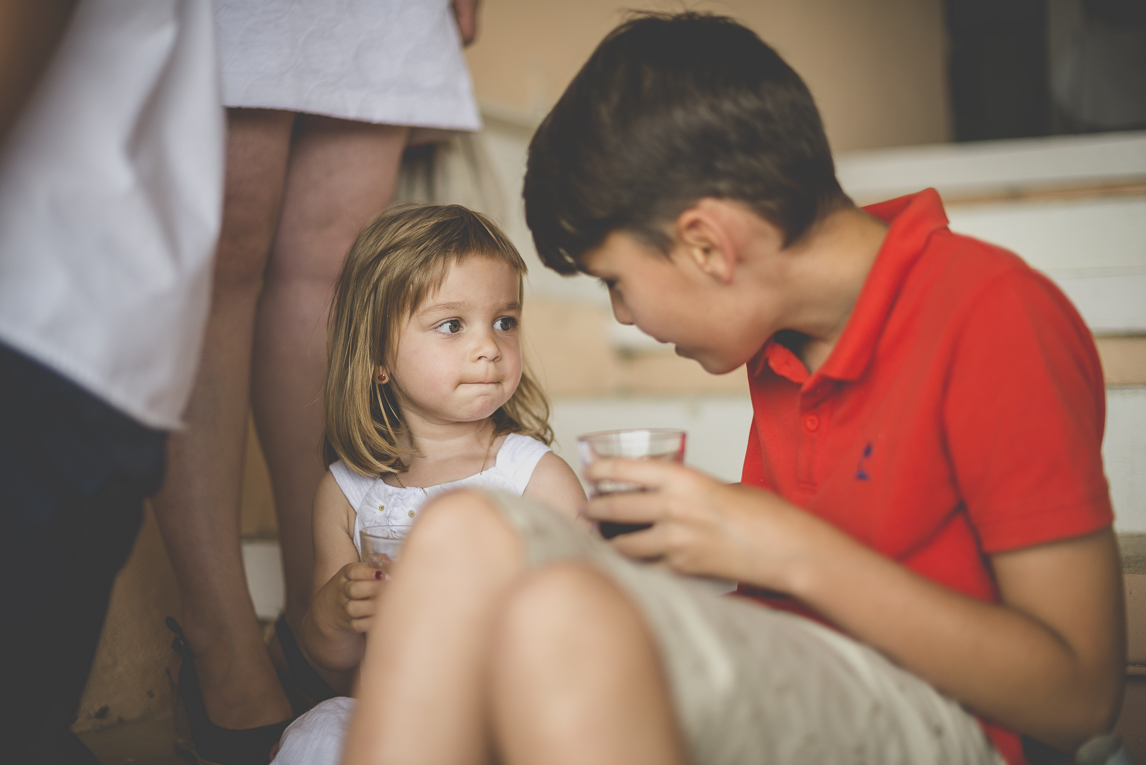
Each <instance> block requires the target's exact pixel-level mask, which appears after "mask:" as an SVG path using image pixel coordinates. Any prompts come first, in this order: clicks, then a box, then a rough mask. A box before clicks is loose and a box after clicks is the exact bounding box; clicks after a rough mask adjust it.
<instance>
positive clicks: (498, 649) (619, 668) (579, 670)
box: [490, 563, 688, 765]
mask: <svg viewBox="0 0 1146 765" xmlns="http://www.w3.org/2000/svg"><path fill="white" fill-rule="evenodd" d="M492 646H493V664H492V669H491V673H490V698H491V702H492V703H491V708H492V718H493V719H492V730H493V732H494V738H495V741H496V748H497V751H498V754H499V755H500V758H501V761H502V762H504V763H506V764H507V765H513V764H514V763H535V762H544V763H552V764H553V765H564V764H566V763H568V764H572V763H595V764H597V765H610V763H616V764H617V765H624V764H631V765H639V764H640V763H649V764H650V765H671V764H672V763H684V762H686V761H687V759H688V758H687V755H686V754H685V748H684V744H683V741H682V740H681V736H680V732H679V730H678V727H677V724H676V716H675V712H674V710H673V707H672V703H671V697H670V694H669V689H668V684H667V681H666V679H665V676H664V672H663V669H662V667H661V664H660V661H659V659H658V651H657V647H656V644H655V642H654V640H653V637H652V635H651V634H650V632H649V630H648V627H647V625H646V624H645V622H644V620H643V619H642V618H641V616H640V614H639V613H638V612H637V610H636V609H635V607H634V606H633V604H632V602H631V601H630V600H629V599H628V598H627V597H626V596H625V595H624V594H623V593H622V592H621V591H620V590H618V589H617V587H616V585H614V584H613V583H612V582H610V581H609V580H608V579H607V578H606V577H604V576H603V575H602V574H601V573H600V572H598V571H597V570H596V569H593V568H592V567H590V566H587V565H585V564H575V563H564V564H556V565H553V566H549V567H547V568H545V569H542V570H540V571H539V572H537V573H535V574H532V575H530V577H529V579H528V581H527V582H526V583H524V584H523V585H522V586H520V587H516V588H515V589H514V592H513V593H512V595H511V596H510V598H509V600H508V602H507V604H506V608H505V610H504V612H503V616H502V619H501V621H500V625H499V628H498V630H497V631H496V632H495V636H494V639H493V642H492Z"/></svg>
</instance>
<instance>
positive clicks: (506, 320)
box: [493, 316, 517, 332]
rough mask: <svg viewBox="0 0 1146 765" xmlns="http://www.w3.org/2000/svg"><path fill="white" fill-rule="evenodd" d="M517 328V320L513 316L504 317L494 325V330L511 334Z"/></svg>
mask: <svg viewBox="0 0 1146 765" xmlns="http://www.w3.org/2000/svg"><path fill="white" fill-rule="evenodd" d="M515 327H517V319H515V318H513V317H512V316H502V317H501V318H500V319H498V320H497V321H495V322H494V323H493V328H494V329H498V330H501V331H502V332H509V331H510V330H512V329H514V328H515Z"/></svg>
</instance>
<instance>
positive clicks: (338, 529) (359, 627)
mask: <svg viewBox="0 0 1146 765" xmlns="http://www.w3.org/2000/svg"><path fill="white" fill-rule="evenodd" d="M354 518H355V513H354V508H353V507H351V505H350V502H348V501H347V499H346V496H345V495H344V494H343V493H342V489H340V488H339V486H338V483H337V481H335V479H334V476H333V474H331V473H330V471H327V473H326V475H325V476H323V478H322V481H321V482H319V485H318V492H317V494H316V495H315V500H314V515H313V527H314V528H313V530H314V583H313V590H312V595H311V600H310V608H309V610H308V611H307V612H306V615H305V616H303V620H302V630H301V633H302V634H301V635H300V636H299V637H300V643H301V645H302V648H303V650H304V651H305V652H306V655H307V657H308V658H309V659H311V661H312V662H313V663H315V664H317V665H318V666H319V667H321V668H323V669H326V670H329V671H332V672H346V671H349V670H353V669H354V668H355V667H357V666H358V662H359V661H361V659H362V651H363V647H364V645H365V639H364V637H363V633H364V632H365V631H366V627H367V625H368V624H369V619H370V617H371V616H372V614H373V596H374V595H376V594H377V593H378V592H379V591H380V590H381V586H382V584H383V582H382V581H380V580H377V579H375V574H376V572H375V571H374V569H372V568H370V567H369V566H367V565H365V564H363V563H359V562H358V550H357V548H356V547H355V546H354V542H353V540H352V537H351V535H352V534H353V533H354Z"/></svg>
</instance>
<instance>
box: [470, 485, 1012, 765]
mask: <svg viewBox="0 0 1146 765" xmlns="http://www.w3.org/2000/svg"><path fill="white" fill-rule="evenodd" d="M490 496H492V497H494V499H495V500H496V502H497V504H498V506H499V507H500V508H501V510H502V512H503V513H504V515H505V517H506V519H507V520H508V521H509V522H510V523H511V524H512V525H513V526H514V527H515V528H516V529H518V530H519V531H520V532H521V535H522V538H523V541H524V543H525V546H526V551H527V553H526V554H527V557H528V560H529V563H530V565H531V566H544V565H546V564H548V563H555V562H558V561H566V560H580V561H584V562H586V563H588V564H591V565H593V566H595V567H596V568H598V569H600V570H601V571H602V572H604V573H605V574H606V575H607V576H608V577H609V578H610V579H612V580H613V581H614V582H615V583H616V584H617V585H619V586H620V587H621V589H622V590H624V591H625V592H626V593H628V595H629V596H630V597H631V598H632V599H633V600H634V601H635V603H636V605H637V606H638V608H639V609H640V611H641V612H642V614H643V615H644V617H645V618H646V620H647V621H648V623H649V624H650V626H651V628H652V632H653V633H654V635H655V637H656V640H657V642H658V644H659V646H660V650H661V654H662V660H663V662H664V665H665V670H666V673H667V675H668V679H669V684H670V686H671V688H672V692H673V696H674V700H675V704H676V709H677V713H678V716H679V720H680V723H681V726H682V728H683V730H684V733H685V737H686V740H687V742H688V746H689V747H690V750H691V755H692V761H693V762H694V763H696V765H733V763H735V764H737V765H749V764H751V765H756V764H757V763H770V765H782V764H783V763H801V765H804V764H806V763H817V764H820V765H823V764H826V763H872V764H873V765H898V764H902V765H955V764H956V763H959V764H964V763H967V764H970V763H976V764H979V763H982V764H983V765H987V764H988V763H991V764H992V765H998V764H999V763H1002V762H1003V759H1002V757H1001V756H1000V755H999V754H998V752H997V751H996V750H995V749H994V747H993V746H992V745H991V744H990V742H989V741H988V740H987V738H986V736H985V735H984V734H983V731H982V729H981V728H980V727H979V725H978V723H977V722H976V721H975V719H974V718H973V717H971V716H970V715H969V714H967V712H965V711H964V710H963V709H962V708H961V707H960V706H959V705H958V704H957V703H955V702H954V701H952V700H951V699H949V698H947V697H945V696H942V695H941V694H939V693H938V692H937V691H935V690H934V689H933V688H932V687H931V686H929V685H928V684H927V683H925V682H923V681H922V680H920V679H918V678H916V677H915V676H913V675H911V674H910V673H908V672H905V671H903V670H902V669H899V668H898V667H896V666H894V665H893V664H891V663H890V662H889V661H888V660H886V659H885V658H883V656H881V655H880V654H878V653H877V652H875V651H874V650H872V649H870V648H868V647H866V646H864V645H862V644H861V643H858V642H856V641H854V640H851V639H849V638H847V637H845V636H843V635H840V634H838V633H836V632H833V631H831V630H829V629H826V628H824V627H821V626H820V625H818V624H816V623H814V622H811V621H809V620H808V619H804V618H801V617H798V616H794V615H791V614H787V613H783V612H779V611H774V610H772V609H769V608H766V607H763V606H760V605H756V604H752V603H749V602H746V601H744V600H741V599H738V598H732V597H727V596H724V597H722V596H719V595H716V594H714V591H713V587H712V586H711V583H709V582H705V581H702V580H695V579H687V578H684V577H680V576H675V575H673V574H671V573H668V572H666V571H664V570H661V569H658V568H655V567H652V566H648V565H642V564H637V563H633V562H632V561H629V560H627V559H625V558H623V557H621V556H620V555H618V554H616V553H614V552H613V551H612V548H611V547H610V546H609V545H608V544H607V543H606V542H604V541H603V540H601V539H599V538H597V537H596V536H594V535H591V534H589V533H587V532H586V531H584V530H583V529H581V528H579V527H578V526H577V525H576V524H574V523H573V522H572V521H571V520H570V519H568V518H567V517H565V516H562V515H559V514H557V513H555V512H553V511H550V510H548V509H547V508H545V507H544V506H542V505H539V504H537V503H535V502H531V501H529V500H525V499H522V498H519V497H511V496H508V495H502V494H492V493H491V495H490Z"/></svg>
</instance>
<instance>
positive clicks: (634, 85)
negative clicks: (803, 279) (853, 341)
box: [524, 13, 851, 274]
mask: <svg viewBox="0 0 1146 765" xmlns="http://www.w3.org/2000/svg"><path fill="white" fill-rule="evenodd" d="M524 196H525V216H526V221H527V222H528V224H529V228H530V229H531V230H532V232H533V239H534V242H535V243H536V245H537V251H538V253H539V254H540V255H541V259H542V261H544V263H545V264H546V265H547V266H549V267H550V268H553V269H554V270H556V271H558V272H560V273H563V274H570V273H574V272H575V271H577V270H578V268H579V265H578V263H579V260H580V258H581V257H582V256H584V254H585V253H586V252H587V251H589V250H591V249H593V248H595V247H597V246H599V245H600V244H601V242H602V241H604V239H605V237H606V236H608V235H609V234H610V233H612V232H613V231H618V230H623V231H627V232H629V233H631V234H634V235H636V236H638V237H640V238H642V239H643V240H645V241H647V242H648V243H649V244H650V245H652V246H654V247H656V248H657V249H659V250H660V251H662V252H665V253H667V252H668V251H669V249H670V247H671V244H672V242H671V239H670V237H669V236H668V235H667V234H666V231H665V228H666V226H667V225H668V224H670V223H671V222H672V221H674V220H676V217H677V216H678V215H680V213H682V212H684V211H685V210H686V209H688V208H689V207H690V206H692V205H693V204H695V203H696V202H697V201H698V200H699V199H701V198H703V197H715V198H720V199H728V200H736V201H739V202H742V203H744V204H746V205H748V206H749V207H750V208H751V209H752V210H753V211H755V212H756V213H757V214H758V215H760V216H761V217H762V218H764V219H765V220H767V221H769V222H770V223H772V224H773V225H776V226H778V227H779V228H780V229H781V230H782V231H783V232H784V244H785V246H787V245H789V244H791V243H793V242H795V241H796V240H798V239H799V238H800V237H801V236H803V234H804V233H805V232H806V231H807V230H808V229H809V227H810V226H811V225H812V224H813V223H815V222H816V221H817V220H819V219H820V218H822V217H823V216H824V215H826V214H827V213H829V212H831V211H833V210H835V209H838V208H840V207H843V206H848V205H850V204H851V200H849V199H848V198H847V196H846V195H845V194H844V192H843V190H842V189H841V188H840V185H839V182H838V181H837V180H836V176H835V167H834V165H833V163H832V155H831V150H830V149H829V148H828V140H827V137H826V136H825V135H824V128H823V125H822V123H821V122H820V115H819V112H818V111H817V110H816V105H815V103H814V102H813V100H812V95H811V93H809V92H808V88H807V86H805V85H804V82H803V80H801V79H800V77H799V75H797V74H796V73H795V71H793V70H792V68H791V67H790V66H788V65H787V64H786V63H785V62H784V60H783V59H781V58H780V56H779V55H778V54H777V53H776V52H775V51H774V50H772V48H770V47H768V45H766V44H765V43H764V42H763V41H762V40H760V38H759V37H757V36H756V34H755V33H753V32H752V31H751V30H749V29H746V28H745V27H743V26H741V25H740V24H738V23H736V22H735V21H733V20H732V19H729V18H726V17H722V16H713V15H708V14H700V13H681V14H676V15H670V14H641V15H640V16H637V17H635V18H633V19H630V20H629V21H627V22H626V23H624V24H622V25H621V26H619V27H617V28H616V29H615V30H613V31H612V32H611V33H610V34H609V36H608V37H606V38H605V39H604V41H602V42H601V44H600V45H599V46H597V50H596V51H594V52H593V55H592V56H591V57H590V58H589V60H588V61H587V62H586V63H585V66H583V67H582V68H581V71H580V72H578V74H577V76H576V77H575V78H574V79H573V82H572V83H571V84H570V85H569V87H568V89H566V91H565V93H564V95H562V96H561V99H560V100H559V101H558V102H557V105H556V106H554V107H553V110H552V111H551V112H550V113H549V115H548V116H547V117H546V118H545V120H544V121H543V122H542V123H541V127H539V128H538V130H537V133H536V134H535V135H534V137H533V140H532V141H531V143H530V145H529V161H528V166H527V169H526V173H525V190H524Z"/></svg>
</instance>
